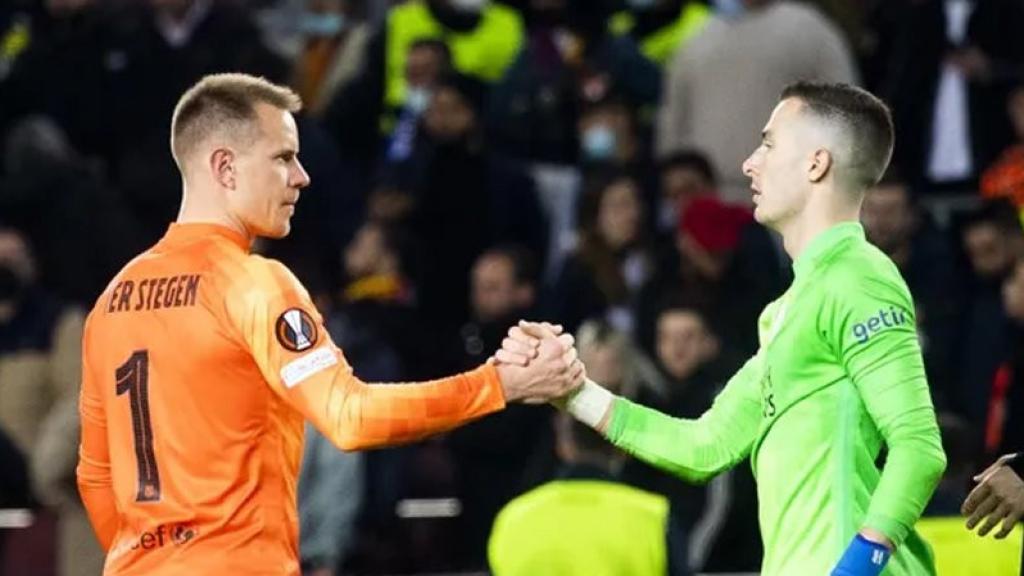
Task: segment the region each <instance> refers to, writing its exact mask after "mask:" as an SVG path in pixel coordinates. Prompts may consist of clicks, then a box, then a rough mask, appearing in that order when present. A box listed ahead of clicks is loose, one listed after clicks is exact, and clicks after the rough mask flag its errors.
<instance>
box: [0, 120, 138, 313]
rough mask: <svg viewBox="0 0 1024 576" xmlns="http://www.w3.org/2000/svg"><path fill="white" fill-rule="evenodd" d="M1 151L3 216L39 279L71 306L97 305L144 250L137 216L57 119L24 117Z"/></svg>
mask: <svg viewBox="0 0 1024 576" xmlns="http://www.w3.org/2000/svg"><path fill="white" fill-rule="evenodd" d="M3 150H4V157H3V166H2V170H0V171H2V172H3V173H4V174H5V175H4V176H0V214H2V215H3V219H4V220H5V221H6V222H7V223H9V224H10V225H12V226H16V227H17V228H18V229H20V230H22V231H23V232H24V233H25V235H26V236H27V237H28V240H29V241H30V242H31V244H32V246H33V249H34V250H33V253H34V256H35V259H36V260H37V261H38V263H39V266H38V268H39V270H38V276H37V278H36V280H37V281H38V283H39V284H40V285H41V286H42V287H44V288H45V289H47V290H49V291H50V292H52V293H54V294H55V295H56V296H58V297H60V298H61V299H63V300H65V301H67V302H71V303H74V304H77V305H79V306H83V307H84V306H90V305H92V303H93V302H94V301H95V299H96V296H97V295H98V294H99V293H100V292H101V291H102V290H103V287H104V286H106V284H107V282H108V281H109V280H110V277H109V276H110V274H113V273H114V271H116V270H117V267H118V266H120V265H121V264H122V263H123V262H125V261H126V260H127V259H128V258H130V257H131V254H132V250H134V249H135V248H137V247H139V245H140V239H139V232H138V230H137V226H135V222H134V220H133V218H132V216H131V215H130V214H129V213H128V212H127V211H126V210H124V208H123V207H122V206H120V205H119V204H118V198H117V196H116V194H115V193H114V192H113V191H112V190H110V188H109V187H108V186H107V183H106V182H105V181H104V178H103V177H102V174H101V173H100V172H99V171H98V170H97V169H96V168H95V166H94V165H93V164H92V163H90V162H89V161H88V160H87V159H85V158H83V157H82V156H81V155H80V154H79V153H78V151H76V150H74V149H73V148H72V147H71V145H70V143H69V141H68V137H67V136H66V134H65V133H64V132H63V131H62V130H61V129H60V127H59V126H57V125H55V124H54V121H53V120H52V118H50V117H46V116H26V117H23V118H20V119H19V120H18V121H17V122H15V123H14V124H13V126H12V128H11V130H10V131H9V132H8V133H7V138H6V141H5V142H4V146H3Z"/></svg>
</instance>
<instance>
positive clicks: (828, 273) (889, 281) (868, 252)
mask: <svg viewBox="0 0 1024 576" xmlns="http://www.w3.org/2000/svg"><path fill="white" fill-rule="evenodd" d="M822 280H823V283H824V286H825V287H826V288H827V289H828V290H829V291H830V292H833V291H834V292H836V293H840V294H842V293H847V292H856V291H865V290H877V289H890V290H896V291H906V290H907V288H906V283H905V282H904V281H903V276H902V275H900V271H899V269H898V268H896V265H895V264H894V263H893V261H892V260H890V259H889V257H888V256H886V255H885V254H884V253H883V252H882V251H881V250H879V249H878V248H876V247H875V246H873V245H872V244H870V243H868V242H867V241H865V240H851V241H850V242H849V244H848V245H847V246H845V247H843V248H841V249H840V250H839V251H838V252H837V253H836V254H835V255H834V256H833V257H832V258H831V259H830V260H829V262H828V263H827V264H826V267H825V270H824V274H823V275H822Z"/></svg>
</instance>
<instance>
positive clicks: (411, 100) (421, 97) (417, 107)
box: [405, 87, 432, 114]
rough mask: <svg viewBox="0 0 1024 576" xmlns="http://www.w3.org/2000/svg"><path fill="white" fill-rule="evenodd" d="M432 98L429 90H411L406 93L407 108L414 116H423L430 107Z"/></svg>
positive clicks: (417, 88)
mask: <svg viewBox="0 0 1024 576" xmlns="http://www.w3.org/2000/svg"><path fill="white" fill-rule="evenodd" d="M431 96H432V94H431V93H430V90H429V89H427V88H421V87H416V88H409V89H408V90H406V91H405V107H406V108H407V109H409V110H410V111H411V112H413V113H414V114H422V113H423V112H424V111H425V110H426V109H427V106H430V98H431Z"/></svg>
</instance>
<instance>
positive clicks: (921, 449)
mask: <svg viewBox="0 0 1024 576" xmlns="http://www.w3.org/2000/svg"><path fill="white" fill-rule="evenodd" d="M887 443H888V445H889V453H888V455H887V457H886V463H885V467H884V468H883V470H882V477H881V480H880V481H879V483H878V487H877V488H876V489H875V493H874V495H873V496H872V498H871V504H870V506H869V508H868V513H867V516H866V518H865V519H864V527H865V528H870V529H874V530H877V531H878V532H880V533H882V534H883V535H885V536H886V537H887V538H888V539H889V540H891V541H892V544H894V545H896V546H899V545H900V543H901V542H902V541H903V539H904V538H906V536H907V534H908V533H909V532H910V530H911V528H913V526H914V524H915V523H916V522H917V520H918V518H920V516H921V513H922V512H923V511H924V508H925V506H926V505H927V504H928V501H929V500H930V499H931V496H932V493H933V492H934V491H935V487H936V486H937V485H938V483H939V480H940V479H941V477H942V473H943V471H944V470H945V468H946V457H945V454H944V453H943V451H942V443H941V439H940V436H939V430H938V426H937V425H936V423H935V415H934V412H933V411H932V409H931V406H930V405H929V406H927V407H920V408H918V409H916V410H913V411H910V412H907V413H905V414H904V415H903V418H902V421H901V422H900V424H899V427H898V429H897V430H895V431H894V433H893V434H891V435H890V437H889V438H888V440H887Z"/></svg>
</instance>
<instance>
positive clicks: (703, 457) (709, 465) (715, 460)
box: [606, 398, 750, 482]
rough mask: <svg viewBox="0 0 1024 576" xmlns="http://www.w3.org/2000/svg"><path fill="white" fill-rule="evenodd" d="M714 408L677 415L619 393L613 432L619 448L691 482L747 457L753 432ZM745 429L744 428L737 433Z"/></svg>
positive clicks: (611, 426) (610, 425) (611, 425)
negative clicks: (719, 415)
mask: <svg viewBox="0 0 1024 576" xmlns="http://www.w3.org/2000/svg"><path fill="white" fill-rule="evenodd" d="M725 424H726V422H725V421H724V419H720V418H716V417H715V415H713V414H711V413H710V412H709V413H707V414H705V415H704V416H702V417H701V418H699V419H697V420H689V419H684V418H673V417H671V416H668V415H666V414H662V413H661V412H658V411H656V410H652V409H650V408H647V407H644V406H641V405H638V404H634V403H632V402H630V401H629V400H626V399H624V398H618V399H617V400H616V402H615V404H614V407H613V409H612V410H611V416H610V418H609V423H608V427H607V431H606V436H607V438H608V439H609V440H610V441H611V442H612V443H613V444H615V445H616V446H618V447H619V448H622V449H623V450H625V451H626V452H629V453H630V454H632V455H634V456H636V457H637V458H639V459H641V460H643V461H645V462H648V463H650V464H651V465H653V466H656V467H658V468H661V469H662V470H666V471H669V472H671V473H673V474H675V475H676V476H679V477H680V478H683V479H685V480H687V481H690V482H705V481H707V480H709V479H710V478H712V477H713V476H715V475H717V474H718V473H720V472H722V471H723V470H727V469H729V468H731V467H732V466H733V465H735V464H736V463H737V462H739V461H740V460H742V459H743V458H744V457H746V455H747V453H748V451H749V449H750V441H749V440H750V438H749V437H748V435H747V434H744V433H742V431H741V430H740V429H739V428H735V427H733V428H731V429H730V427H729V426H727V425H725ZM736 432H740V433H738V434H737V433H736Z"/></svg>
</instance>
